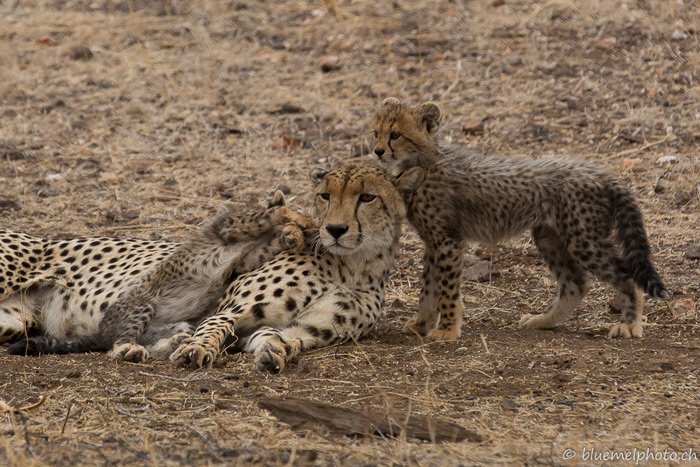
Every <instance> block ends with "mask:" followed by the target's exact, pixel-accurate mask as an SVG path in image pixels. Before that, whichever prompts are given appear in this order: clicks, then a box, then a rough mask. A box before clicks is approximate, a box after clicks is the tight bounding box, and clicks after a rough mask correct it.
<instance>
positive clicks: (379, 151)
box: [374, 148, 386, 157]
mask: <svg viewBox="0 0 700 467" xmlns="http://www.w3.org/2000/svg"><path fill="white" fill-rule="evenodd" d="M385 152H386V151H385V150H384V149H381V148H374V153H375V154H376V155H377V157H382V156H383V155H384V153H385Z"/></svg>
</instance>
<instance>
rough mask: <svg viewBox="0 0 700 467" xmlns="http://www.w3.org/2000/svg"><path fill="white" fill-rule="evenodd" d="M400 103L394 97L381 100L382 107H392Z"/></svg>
mask: <svg viewBox="0 0 700 467" xmlns="http://www.w3.org/2000/svg"><path fill="white" fill-rule="evenodd" d="M400 103H401V101H400V100H398V99H397V98H395V97H387V98H386V99H384V100H383V101H382V107H393V106H395V105H399V104H400Z"/></svg>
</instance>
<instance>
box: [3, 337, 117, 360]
mask: <svg viewBox="0 0 700 467" xmlns="http://www.w3.org/2000/svg"><path fill="white" fill-rule="evenodd" d="M107 344H109V343H108V342H105V340H104V339H101V338H100V337H99V336H97V335H95V336H85V337H80V338H77V339H58V338H55V337H45V336H40V337H30V338H29V339H22V340H20V341H17V342H15V343H14V344H12V345H11V346H10V347H9V348H8V349H7V352H8V353H10V354H12V355H39V354H49V353H58V354H65V353H81V352H90V351H96V352H100V351H105V350H109V349H110V348H111V345H107Z"/></svg>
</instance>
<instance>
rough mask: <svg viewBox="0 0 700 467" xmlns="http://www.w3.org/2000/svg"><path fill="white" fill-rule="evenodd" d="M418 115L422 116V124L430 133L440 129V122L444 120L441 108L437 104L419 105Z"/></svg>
mask: <svg viewBox="0 0 700 467" xmlns="http://www.w3.org/2000/svg"><path fill="white" fill-rule="evenodd" d="M416 111H417V112H418V115H419V116H420V120H421V123H422V124H423V126H424V127H425V130H426V131H427V132H428V133H432V132H434V131H435V130H437V129H438V127H439V126H440V120H442V111H441V110H440V106H439V105H437V104H436V103H435V102H426V103H424V104H421V105H419V106H418V107H417V108H416Z"/></svg>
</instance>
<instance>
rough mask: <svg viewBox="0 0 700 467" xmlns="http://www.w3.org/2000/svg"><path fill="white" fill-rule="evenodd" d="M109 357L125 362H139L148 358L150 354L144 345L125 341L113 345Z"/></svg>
mask: <svg viewBox="0 0 700 467" xmlns="http://www.w3.org/2000/svg"><path fill="white" fill-rule="evenodd" d="M110 357H112V358H113V359H115V360H123V361H125V362H133V363H141V362H145V361H146V360H148V359H149V358H150V355H149V353H148V350H146V348H145V347H144V346H142V345H138V344H130V343H127V344H121V345H118V346H115V347H114V348H113V349H112V352H111V353H110Z"/></svg>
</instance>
